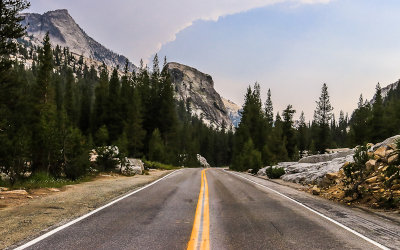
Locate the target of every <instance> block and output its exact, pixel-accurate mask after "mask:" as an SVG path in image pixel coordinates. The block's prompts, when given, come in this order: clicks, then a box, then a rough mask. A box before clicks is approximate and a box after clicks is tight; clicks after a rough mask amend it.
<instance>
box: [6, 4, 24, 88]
mask: <svg viewBox="0 0 400 250" xmlns="http://www.w3.org/2000/svg"><path fill="white" fill-rule="evenodd" d="M29 6H30V3H29V2H28V1H26V0H1V5H0V83H1V82H3V80H4V79H2V78H3V77H5V75H6V73H7V71H8V69H10V68H11V65H12V62H11V61H10V55H12V54H15V53H16V52H17V43H16V39H18V38H20V37H22V36H23V35H25V31H26V28H25V27H23V26H22V24H21V21H22V20H24V17H23V16H21V15H20V14H19V13H20V12H21V11H23V10H25V9H27V8H29Z"/></svg>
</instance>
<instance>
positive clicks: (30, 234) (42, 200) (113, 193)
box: [0, 170, 172, 248]
mask: <svg viewBox="0 0 400 250" xmlns="http://www.w3.org/2000/svg"><path fill="white" fill-rule="evenodd" d="M170 172H172V171H161V170H154V171H150V172H149V175H136V176H133V177H124V176H113V175H108V176H102V178H98V179H96V180H94V181H90V182H85V183H80V184H76V185H70V186H66V187H65V188H63V189H61V191H60V192H52V193H48V194H47V195H45V196H37V197H33V199H30V200H27V201H26V202H24V203H22V204H19V205H18V206H10V207H7V208H5V209H2V210H0V221H1V222H2V223H1V225H0V248H6V247H10V246H12V245H13V244H17V243H19V242H21V241H28V240H30V239H33V238H35V237H37V236H39V235H41V234H43V233H45V232H48V231H50V230H52V229H54V228H56V227H58V226H60V225H63V224H65V223H67V222H68V221H71V220H72V219H75V218H77V217H79V216H82V215H84V214H86V213H88V212H90V211H92V210H94V209H96V208H98V207H101V206H102V205H104V204H107V203H108V202H110V201H112V200H114V199H117V198H118V197H120V196H122V195H124V194H126V193H127V192H130V191H133V190H136V189H138V188H140V187H142V186H144V185H146V184H148V183H151V182H153V181H155V180H157V179H159V178H162V177H163V176H165V175H167V174H168V173H170Z"/></svg>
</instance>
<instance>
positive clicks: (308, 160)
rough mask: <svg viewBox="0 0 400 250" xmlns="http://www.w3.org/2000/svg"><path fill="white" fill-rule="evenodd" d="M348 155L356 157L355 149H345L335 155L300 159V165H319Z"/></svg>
mask: <svg viewBox="0 0 400 250" xmlns="http://www.w3.org/2000/svg"><path fill="white" fill-rule="evenodd" d="M348 155H354V149H343V151H337V152H335V153H333V154H319V155H311V156H307V157H304V158H302V159H300V161H299V163H318V162H327V161H332V160H333V159H336V158H342V157H346V156H348Z"/></svg>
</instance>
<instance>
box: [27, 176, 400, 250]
mask: <svg viewBox="0 0 400 250" xmlns="http://www.w3.org/2000/svg"><path fill="white" fill-rule="evenodd" d="M246 176H248V175H244V174H235V173H231V172H228V171H225V170H222V169H207V170H205V169H183V170H179V171H176V172H174V173H172V174H170V175H168V176H167V177H164V178H163V179H162V180H160V181H159V182H157V183H155V184H154V185H151V186H149V187H147V188H144V189H143V190H141V191H139V192H136V193H134V194H132V195H130V196H128V197H126V198H123V199H121V200H119V201H118V202H115V203H114V204H112V205H110V206H108V207H105V208H104V209H101V210H99V211H97V212H95V213H93V214H91V215H90V216H87V217H86V218H84V219H81V220H79V221H77V222H76V223H73V224H72V225H69V226H66V227H65V228H59V229H58V230H56V232H50V233H48V234H47V235H46V236H45V237H42V239H36V240H35V241H33V242H29V243H27V244H25V245H22V246H21V247H20V248H26V249H58V250H60V249H152V250H153V249H252V250H253V249H382V248H384V246H383V244H384V243H386V242H383V241H384V240H385V239H386V240H388V239H389V240H388V241H387V242H389V243H390V244H392V246H389V247H391V248H393V244H394V248H395V247H396V244H397V242H396V241H395V240H394V241H393V240H390V233H388V235H389V236H388V237H389V238H385V237H381V238H379V235H377V236H376V237H375V236H374V234H371V235H372V236H373V237H375V238H376V239H373V238H372V239H371V238H370V237H368V235H367V236H365V235H364V234H358V233H357V232H359V230H357V232H355V231H353V232H352V229H351V226H352V225H347V226H346V225H343V224H342V223H339V222H337V221H336V220H335V218H333V219H331V217H329V216H328V215H327V216H326V217H324V215H322V216H321V215H319V214H317V213H318V212H316V211H314V210H312V209H309V208H308V207H305V206H304V205H302V203H297V202H296V201H293V200H290V198H288V197H287V196H284V195H282V194H281V193H277V192H276V189H272V188H273V187H272V188H271V186H269V187H268V185H276V184H271V183H270V182H268V181H266V180H261V179H259V178H257V179H258V180H255V179H254V178H255V177H251V178H253V179H251V178H250V176H249V177H246ZM245 178H246V179H245ZM264 185H265V186H264ZM295 191H296V190H294V191H291V192H295ZM296 192H299V191H296ZM297 195H300V194H297ZM304 195H307V194H304ZM307 197H308V196H307ZM307 199H311V200H312V199H313V197H308V198H307ZM314 202H316V203H318V202H322V201H319V200H318V201H314ZM325 202H326V203H330V202H329V201H325ZM306 205H307V204H306ZM332 206H333V207H334V205H332ZM330 209H331V210H332V208H330ZM340 209H341V208H340ZM343 209H347V208H343ZM350 213H351V212H350ZM347 217H349V216H347ZM390 226H391V227H392V228H389V229H390V230H389V229H385V230H388V231H389V232H391V233H392V234H393V235H392V236H393V238H394V239H396V238H398V237H397V236H398V235H396V233H400V230H399V229H400V226H399V225H397V224H393V225H390ZM347 227H348V228H347ZM363 228H364V227H363ZM396 230H398V231H397V232H396ZM366 232H369V231H368V228H367V230H366ZM376 241H377V242H379V241H380V242H381V243H382V242H383V244H382V245H380V244H379V243H377V242H376ZM397 246H399V248H400V245H397Z"/></svg>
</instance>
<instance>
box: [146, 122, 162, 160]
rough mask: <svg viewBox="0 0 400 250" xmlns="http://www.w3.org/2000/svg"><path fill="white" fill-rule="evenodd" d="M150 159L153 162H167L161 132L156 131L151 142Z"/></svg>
mask: <svg viewBox="0 0 400 250" xmlns="http://www.w3.org/2000/svg"><path fill="white" fill-rule="evenodd" d="M149 159H150V160H151V161H158V162H163V161H164V160H165V147H164V143H163V141H162V139H161V133H160V130H158V129H155V130H154V131H153V133H152V135H151V138H150V142H149Z"/></svg>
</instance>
